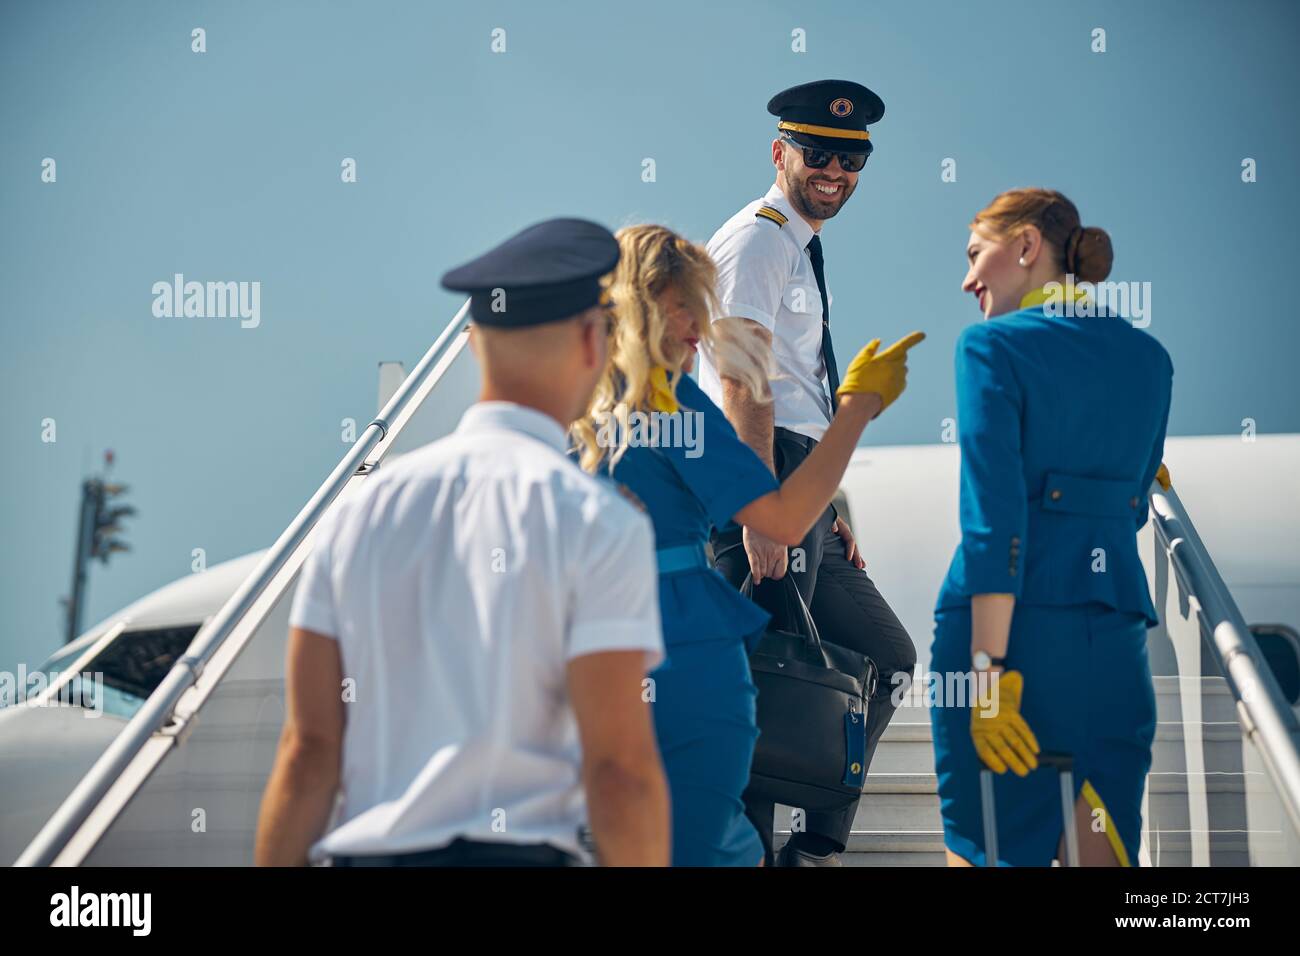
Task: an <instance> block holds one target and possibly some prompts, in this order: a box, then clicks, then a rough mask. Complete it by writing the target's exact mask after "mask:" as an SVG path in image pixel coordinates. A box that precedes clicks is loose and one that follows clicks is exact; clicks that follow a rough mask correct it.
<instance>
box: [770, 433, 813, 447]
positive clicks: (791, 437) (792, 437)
mask: <svg viewBox="0 0 1300 956" xmlns="http://www.w3.org/2000/svg"><path fill="white" fill-rule="evenodd" d="M772 437H773V438H783V439H785V440H786V441H792V442H794V443H795V444H796V445H798V446H799V447H800V448H802V449H803V450H804V451H808V452H810V451H812V450H813V449H814V448H816V447H817V439H816V438H809V437H808V436H807V435H802V434H800V433H799V432H795V431H791V430H790V429H788V428H774V429H772Z"/></svg>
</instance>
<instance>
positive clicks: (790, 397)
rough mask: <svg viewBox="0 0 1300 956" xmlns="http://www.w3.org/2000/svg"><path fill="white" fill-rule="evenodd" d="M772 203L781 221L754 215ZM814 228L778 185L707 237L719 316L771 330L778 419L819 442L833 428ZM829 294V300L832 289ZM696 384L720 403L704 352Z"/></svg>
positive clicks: (717, 386)
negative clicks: (715, 273)
mask: <svg viewBox="0 0 1300 956" xmlns="http://www.w3.org/2000/svg"><path fill="white" fill-rule="evenodd" d="M763 206H771V207H773V208H774V209H776V210H777V211H778V212H780V213H781V215H782V216H784V217H785V219H786V222H785V224H784V225H778V224H777V223H776V222H774V221H772V220H771V219H767V218H764V217H761V216H756V215H755V213H757V212H758V210H759V209H760V208H761V207H763ZM813 235H814V233H813V228H812V226H810V225H808V223H807V221H806V220H805V219H804V218H803V217H802V216H800V215H799V214H798V213H797V212H795V210H794V207H793V206H792V205H791V204H790V201H789V200H788V199H786V197H785V193H783V192H782V191H781V187H780V186H777V185H775V184H774V185H773V186H772V188H771V189H769V190H768V191H767V195H765V196H764V197H763V198H762V199H755V200H754V201H753V202H751V203H749V205H747V206H745V207H744V208H743V209H741V210H740V212H738V213H736V214H735V215H734V216H732V217H731V218H730V219H728V220H727V221H726V222H724V223H723V224H722V227H721V228H720V229H718V231H717V232H715V233H714V234H713V238H712V239H710V240H709V244H708V251H709V255H711V256H712V257H713V261H714V262H715V263H717V266H718V289H717V291H718V301H719V303H720V305H721V309H720V311H719V312H718V314H717V315H716V316H714V317H713V318H714V320H715V321H716V320H717V319H719V318H723V317H730V316H738V317H740V318H743V319H753V320H754V321H755V322H757V323H758V324H759V325H761V326H763V328H765V329H767V330H768V331H769V332H771V333H772V353H773V357H774V359H775V360H776V366H777V370H778V372H779V373H780V374H779V375H778V376H775V377H773V379H772V382H771V385H772V400H773V403H774V407H773V412H774V414H775V421H774V424H775V425H776V426H777V427H779V428H788V429H790V430H791V431H796V432H798V433H799V434H801V435H807V436H808V437H809V438H814V439H816V440H818V441H820V440H821V438H822V435H824V434H825V433H826V428H827V426H829V425H830V420H831V407H830V389H829V386H828V384H827V381H826V366H825V363H823V362H822V299H821V293H820V292H819V291H818V289H817V277H816V275H814V274H813V268H812V259H811V258H810V257H809V255H808V251H807V246H808V243H809V242H810V241H811V240H812V237H813ZM826 297H827V299H828V300H829V299H830V297H831V296H830V291H829V289H828V290H827V293H826ZM699 363H700V371H699V383H700V388H702V389H703V390H704V393H705V394H706V395H708V396H709V398H711V399H713V401H714V402H715V403H716V404H717V405H718V406H719V407H721V406H722V383H721V381H720V380H719V378H718V371H717V369H716V368H714V367H713V365H712V364H711V363H710V362H709V360H708V358H707V357H706V356H705V355H704V354H703V353H701V354H700V358H699Z"/></svg>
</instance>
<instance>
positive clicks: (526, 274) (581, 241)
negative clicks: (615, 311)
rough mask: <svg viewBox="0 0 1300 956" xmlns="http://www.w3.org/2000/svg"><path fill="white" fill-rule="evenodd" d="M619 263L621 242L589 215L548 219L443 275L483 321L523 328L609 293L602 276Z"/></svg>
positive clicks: (445, 285) (579, 309)
mask: <svg viewBox="0 0 1300 956" xmlns="http://www.w3.org/2000/svg"><path fill="white" fill-rule="evenodd" d="M617 264H618V241H617V240H616V239H615V238H614V236H613V234H612V233H611V232H610V231H609V230H608V229H606V228H605V227H604V226H601V225H597V224H596V223H594V222H588V221H587V220H585V219H548V220H546V221H545V222H539V223H537V224H536V225H533V226H529V227H528V228H527V229H525V230H524V231H523V232H520V233H516V234H515V235H513V236H511V237H510V238H509V239H507V240H506V241H505V242H503V243H501V245H499V246H497V247H496V248H495V249H491V250H489V251H487V252H485V253H483V255H481V256H479V257H478V258H477V259H475V260H473V261H472V262H467V263H465V264H464V265H462V266H458V267H457V268H455V269H452V270H451V271H450V272H448V273H447V274H446V275H444V276H443V277H442V287H443V288H444V289H451V290H452V291H455V292H468V293H469V294H470V303H469V314H470V317H471V318H473V320H474V321H475V322H477V323H479V324H480V325H495V326H500V327H503V328H521V327H523V326H526V325H541V324H542V323H544V322H556V321H559V320H560V319H567V318H570V317H571V316H574V315H577V314H578V313H579V312H583V311H585V310H586V309H589V308H591V307H592V306H593V305H596V304H597V303H598V302H607V301H608V296H607V295H605V294H603V292H602V289H601V287H600V277H601V276H603V275H605V274H606V273H607V272H609V271H610V270H612V269H613V268H614V266H615V265H617Z"/></svg>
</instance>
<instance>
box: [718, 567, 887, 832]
mask: <svg viewBox="0 0 1300 956" xmlns="http://www.w3.org/2000/svg"><path fill="white" fill-rule="evenodd" d="M782 581H783V582H784V583H785V585H786V592H785V593H786V604H787V610H788V612H789V613H787V614H786V615H785V619H786V621H788V622H792V623H791V624H790V625H789V626H792V627H794V628H795V630H780V629H777V628H775V627H769V628H768V631H767V633H766V634H764V635H763V637H762V639H761V640H760V641H759V643H758V645H757V646H756V647H755V648H754V650H753V651H752V652H751V654H750V656H749V668H750V672H751V673H752V675H753V679H754V684H755V686H756V687H757V688H758V729H759V736H758V742H757V744H756V745H755V748H754V762H753V764H752V766H751V770H750V777H749V788H748V790H747V791H746V798H747V799H748V798H749V797H756V798H759V799H764V800H771V801H773V802H775V803H782V804H785V805H786V806H792V807H802V808H803V809H805V810H835V809H838V808H840V807H843V806H844V805H845V804H846V803H848V802H849V801H851V800H855V799H857V797H858V795H859V794H860V793H861V792H862V784H863V780H864V779H865V777H866V767H865V765H864V764H865V759H866V747H867V702H868V700H869V699H870V697H871V694H872V693H873V692H874V690H875V685H876V680H877V674H876V665H875V662H874V661H872V660H871V658H869V657H867V656H865V655H863V654H859V653H858V652H857V651H853V650H850V649H849V648H846V647H840V646H837V645H835V644H830V643H827V642H824V641H822V640H821V638H820V637H819V636H818V634H817V625H816V624H814V623H813V619H812V615H811V614H810V613H809V612H808V606H807V605H806V604H804V601H803V597H802V596H801V595H800V594H799V589H798V587H796V586H795V583H794V581H793V580H792V579H791V577H790V576H789V575H788V574H787V575H786V576H785V577H784V578H783V579H782ZM740 591H741V593H742V594H744V595H745V596H746V597H751V596H752V593H753V584H752V579H751V578H749V577H747V578H745V583H744V584H742V585H741V588H740ZM777 620H779V618H778V619H777ZM774 624H775V620H774Z"/></svg>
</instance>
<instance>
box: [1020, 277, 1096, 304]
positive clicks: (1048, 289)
mask: <svg viewBox="0 0 1300 956" xmlns="http://www.w3.org/2000/svg"><path fill="white" fill-rule="evenodd" d="M1067 295H1068V296H1071V297H1073V299H1074V301H1075V302H1078V301H1079V300H1080V299H1086V298H1087V297H1088V293H1087V290H1085V289H1080V288H1079V287H1078V286H1076V285H1075V284H1074V283H1073V282H1068V283H1066V284H1065V285H1062V284H1061V283H1059V282H1049V283H1047V285H1045V286H1043V287H1042V288H1041V289H1034V290H1033V291H1032V292H1026V293H1025V297H1024V298H1023V299H1021V300H1020V308H1022V309H1032V308H1033V307H1034V306H1036V305H1042V304H1043V303H1044V302H1047V301H1048V300H1049V299H1055V300H1056V301H1057V302H1064V301H1065V297H1066V296H1067Z"/></svg>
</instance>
